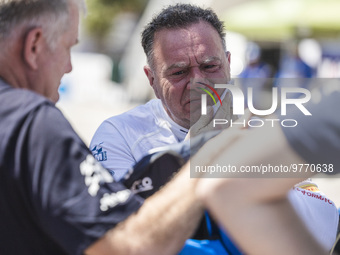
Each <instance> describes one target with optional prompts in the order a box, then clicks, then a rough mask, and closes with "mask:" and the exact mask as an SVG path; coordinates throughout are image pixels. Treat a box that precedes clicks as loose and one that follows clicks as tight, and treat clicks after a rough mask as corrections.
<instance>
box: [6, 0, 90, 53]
mask: <svg viewBox="0 0 340 255" xmlns="http://www.w3.org/2000/svg"><path fill="white" fill-rule="evenodd" d="M71 4H76V5H78V7H81V8H84V6H85V5H84V2H83V0H0V42H3V41H6V40H7V39H11V37H12V36H15V35H17V34H18V33H21V34H24V33H26V32H27V31H28V30H30V29H32V28H35V27H42V29H43V30H44V32H45V36H46V40H47V42H48V43H49V45H50V46H51V47H53V45H54V43H57V42H56V41H57V40H56V38H58V36H59V35H60V34H61V33H63V32H64V31H66V30H67V22H68V18H69V8H70V6H71Z"/></svg>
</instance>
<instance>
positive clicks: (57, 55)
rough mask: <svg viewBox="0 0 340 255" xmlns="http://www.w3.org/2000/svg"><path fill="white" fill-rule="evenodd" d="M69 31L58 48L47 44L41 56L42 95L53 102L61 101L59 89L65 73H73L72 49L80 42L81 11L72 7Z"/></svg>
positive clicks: (61, 39)
mask: <svg viewBox="0 0 340 255" xmlns="http://www.w3.org/2000/svg"><path fill="white" fill-rule="evenodd" d="M69 20H70V21H69V23H68V28H67V30H66V31H65V32H64V33H63V34H62V35H61V36H60V37H59V39H58V41H57V42H56V47H55V48H51V47H50V46H49V45H47V43H46V51H45V53H44V54H42V56H41V62H40V67H41V68H40V69H39V71H40V74H41V75H40V84H41V86H42V94H43V95H44V96H45V97H47V98H49V99H50V100H51V101H52V102H57V101H58V99H59V94H58V88H59V85H60V80H61V78H62V77H63V75H64V74H65V73H69V72H71V71H72V64H71V48H72V46H74V45H75V44H76V43H77V42H78V25H79V10H78V8H77V7H75V6H72V7H71V10H70V19H69Z"/></svg>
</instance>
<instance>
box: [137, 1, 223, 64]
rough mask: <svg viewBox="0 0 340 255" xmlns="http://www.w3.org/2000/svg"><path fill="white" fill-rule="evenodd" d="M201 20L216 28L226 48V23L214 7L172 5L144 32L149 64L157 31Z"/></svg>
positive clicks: (184, 25) (181, 26) (143, 44)
mask: <svg viewBox="0 0 340 255" xmlns="http://www.w3.org/2000/svg"><path fill="white" fill-rule="evenodd" d="M200 21H204V22H207V23H208V24H210V25H211V26H212V27H213V28H214V29H215V30H216V32H217V33H218V34H219V36H220V38H221V43H222V46H223V48H224V49H226V42H225V29H224V24H223V22H222V21H221V20H220V19H219V18H218V17H217V15H216V13H215V12H214V11H213V10H212V9H209V8H208V9H204V8H201V7H198V6H195V5H191V4H176V5H170V6H168V7H166V8H164V9H163V10H162V11H161V12H160V13H159V14H157V15H156V16H155V17H154V18H153V19H152V20H151V21H150V23H149V24H147V25H146V27H145V28H144V31H143V32H142V46H143V49H144V52H145V54H146V57H147V61H148V64H149V65H151V66H152V65H153V50H154V49H153V44H154V39H155V38H154V37H155V33H156V32H158V31H160V30H162V29H176V28H185V27H188V26H190V25H192V24H195V23H198V22H200Z"/></svg>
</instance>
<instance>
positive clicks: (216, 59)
mask: <svg viewBox="0 0 340 255" xmlns="http://www.w3.org/2000/svg"><path fill="white" fill-rule="evenodd" d="M212 61H221V59H220V58H219V57H208V58H206V59H205V60H203V62H202V63H203V64H206V63H210V62H212Z"/></svg>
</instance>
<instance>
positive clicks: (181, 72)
mask: <svg viewBox="0 0 340 255" xmlns="http://www.w3.org/2000/svg"><path fill="white" fill-rule="evenodd" d="M184 73H185V71H184V70H182V71H178V72H175V73H173V74H172V75H181V74H184Z"/></svg>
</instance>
